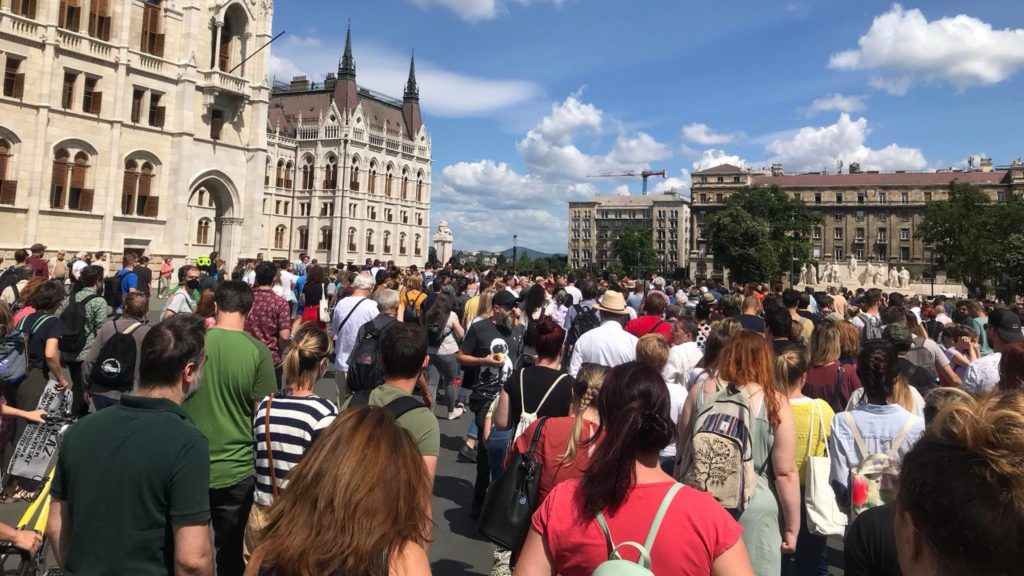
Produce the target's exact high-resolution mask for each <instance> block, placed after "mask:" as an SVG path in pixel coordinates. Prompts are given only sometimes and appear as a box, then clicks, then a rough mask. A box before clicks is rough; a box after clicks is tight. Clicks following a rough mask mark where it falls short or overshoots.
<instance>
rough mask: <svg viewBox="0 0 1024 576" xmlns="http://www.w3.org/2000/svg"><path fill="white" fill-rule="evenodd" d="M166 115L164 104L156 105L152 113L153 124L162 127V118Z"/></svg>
mask: <svg viewBox="0 0 1024 576" xmlns="http://www.w3.org/2000/svg"><path fill="white" fill-rule="evenodd" d="M166 116H167V107H166V106H157V107H156V110H154V113H153V126H158V127H161V128H162V127H163V125H164V118H165V117H166Z"/></svg>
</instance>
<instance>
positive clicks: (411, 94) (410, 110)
mask: <svg viewBox="0 0 1024 576" xmlns="http://www.w3.org/2000/svg"><path fill="white" fill-rule="evenodd" d="M402 117H403V118H404V119H405V129H406V133H407V134H408V136H409V139H410V140H411V139H414V138H415V137H416V133H417V132H419V131H420V126H422V125H423V118H422V117H421V116H420V88H419V86H417V85H416V54H415V53H413V55H412V58H411V59H410V60H409V79H408V80H407V81H406V82H405V94H404V97H403V98H402Z"/></svg>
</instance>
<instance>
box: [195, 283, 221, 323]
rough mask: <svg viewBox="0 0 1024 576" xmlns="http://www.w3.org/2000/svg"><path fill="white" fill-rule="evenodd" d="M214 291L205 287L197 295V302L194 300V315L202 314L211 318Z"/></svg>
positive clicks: (213, 309)
mask: <svg viewBox="0 0 1024 576" xmlns="http://www.w3.org/2000/svg"><path fill="white" fill-rule="evenodd" d="M214 296H215V293H214V291H213V290H210V289H206V290H203V293H202V294H200V295H199V302H196V315H197V316H202V317H203V318H213V316H214V312H215V310H216V309H215V308H214V307H213V304H214Z"/></svg>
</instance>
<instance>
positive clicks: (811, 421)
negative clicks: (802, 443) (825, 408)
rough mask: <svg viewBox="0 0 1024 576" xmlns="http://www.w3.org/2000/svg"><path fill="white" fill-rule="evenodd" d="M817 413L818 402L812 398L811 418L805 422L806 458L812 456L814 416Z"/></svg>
mask: <svg viewBox="0 0 1024 576" xmlns="http://www.w3.org/2000/svg"><path fill="white" fill-rule="evenodd" d="M817 413H818V401H817V400H816V399H814V398H812V399H811V417H810V418H809V419H808V421H807V456H813V454H811V448H813V443H812V441H813V440H814V421H815V418H814V415H815V414H817Z"/></svg>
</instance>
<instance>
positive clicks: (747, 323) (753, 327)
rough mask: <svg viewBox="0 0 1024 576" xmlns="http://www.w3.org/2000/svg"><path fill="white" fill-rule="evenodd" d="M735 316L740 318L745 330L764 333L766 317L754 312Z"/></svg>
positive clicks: (737, 318)
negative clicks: (756, 314)
mask: <svg viewBox="0 0 1024 576" xmlns="http://www.w3.org/2000/svg"><path fill="white" fill-rule="evenodd" d="M733 318H735V319H736V320H739V322H740V325H741V326H743V329H744V330H750V331H751V332H757V333H758V334H764V318H761V317H760V316H754V315H753V314H737V315H735V316H733Z"/></svg>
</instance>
